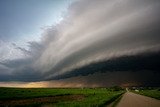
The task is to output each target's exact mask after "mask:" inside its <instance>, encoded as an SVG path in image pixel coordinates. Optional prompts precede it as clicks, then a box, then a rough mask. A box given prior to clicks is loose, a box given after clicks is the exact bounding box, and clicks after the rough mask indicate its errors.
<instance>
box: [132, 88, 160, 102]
mask: <svg viewBox="0 0 160 107" xmlns="http://www.w3.org/2000/svg"><path fill="white" fill-rule="evenodd" d="M134 92H135V93H138V94H141V95H145V96H148V97H152V98H156V99H159V100H160V89H140V90H138V92H136V91H134Z"/></svg>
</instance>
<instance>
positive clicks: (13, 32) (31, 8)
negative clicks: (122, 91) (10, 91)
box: [0, 0, 160, 87]
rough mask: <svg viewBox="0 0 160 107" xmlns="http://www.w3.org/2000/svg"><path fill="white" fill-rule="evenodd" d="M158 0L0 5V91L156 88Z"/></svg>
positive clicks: (7, 0)
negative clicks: (51, 88) (117, 87)
mask: <svg viewBox="0 0 160 107" xmlns="http://www.w3.org/2000/svg"><path fill="white" fill-rule="evenodd" d="M159 10H160V1H159V0H152V1H151V0H134V1H133V0H27V1H26V0H14V1H12V0H1V1H0V23H1V24H0V86H7V87H9V86H11V87H15V86H17V87H108V86H113V85H120V86H160V79H159V76H160V72H159V71H160V69H159V66H160V36H159V35H160V15H159Z"/></svg>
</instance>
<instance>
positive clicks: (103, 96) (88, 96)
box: [0, 88, 125, 107]
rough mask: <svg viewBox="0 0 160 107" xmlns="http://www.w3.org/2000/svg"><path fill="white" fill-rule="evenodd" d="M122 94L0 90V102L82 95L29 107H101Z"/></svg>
mask: <svg viewBox="0 0 160 107" xmlns="http://www.w3.org/2000/svg"><path fill="white" fill-rule="evenodd" d="M124 92H125V91H124V90H116V91H114V90H111V89H109V88H94V89H93V88H84V89H81V88H0V100H1V101H3V100H4V101H5V100H20V99H33V98H43V97H52V96H65V95H84V99H81V100H71V101H67V100H63V101H62V100H59V101H58V102H56V103H54V102H53V103H51V102H50V103H48V104H45V103H36V104H35V102H34V105H33V104H30V106H32V107H33V106H38V105H54V106H58V107H64V106H65V107H75V106H76V107H97V106H98V107H101V106H104V105H107V104H109V103H111V102H112V101H114V100H115V99H117V98H118V97H119V96H120V95H122V94H123V93H124ZM24 106H25V105H24ZM28 106H29V105H28Z"/></svg>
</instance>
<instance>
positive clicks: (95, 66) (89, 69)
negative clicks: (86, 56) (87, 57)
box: [51, 51, 160, 82]
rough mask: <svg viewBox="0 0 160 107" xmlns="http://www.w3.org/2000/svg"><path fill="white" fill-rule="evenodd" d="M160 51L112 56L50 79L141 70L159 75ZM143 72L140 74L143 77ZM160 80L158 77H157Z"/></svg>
mask: <svg viewBox="0 0 160 107" xmlns="http://www.w3.org/2000/svg"><path fill="white" fill-rule="evenodd" d="M159 66H160V51H158V52H151V53H141V54H138V55H129V56H128V55H126V56H125V55H124V56H121V57H114V58H111V59H108V60H105V61H99V62H95V63H90V64H89V65H86V66H83V67H81V68H76V69H74V70H72V71H68V72H66V73H64V74H63V75H58V76H55V77H53V78H51V79H63V78H69V77H75V76H79V75H82V76H86V75H89V74H93V73H95V72H102V73H103V72H116V71H118V72H120V71H129V72H131V71H132V72H142V71H146V72H147V71H152V72H155V73H158V74H159V75H160V72H159V71H160V68H159ZM145 76H146V75H145V74H144V75H143V76H142V78H143V77H145ZM158 80H159V82H160V79H158Z"/></svg>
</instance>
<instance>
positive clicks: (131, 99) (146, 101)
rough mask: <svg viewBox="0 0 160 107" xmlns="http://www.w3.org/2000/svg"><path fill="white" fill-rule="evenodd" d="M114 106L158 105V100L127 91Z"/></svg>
mask: <svg viewBox="0 0 160 107" xmlns="http://www.w3.org/2000/svg"><path fill="white" fill-rule="evenodd" d="M116 107H160V100H156V99H153V98H150V97H146V96H142V95H138V94H135V93H132V92H129V91H127V92H126V93H125V94H124V95H123V97H122V99H121V100H120V102H119V103H118V104H117V106H116Z"/></svg>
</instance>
